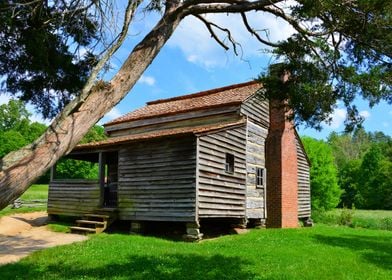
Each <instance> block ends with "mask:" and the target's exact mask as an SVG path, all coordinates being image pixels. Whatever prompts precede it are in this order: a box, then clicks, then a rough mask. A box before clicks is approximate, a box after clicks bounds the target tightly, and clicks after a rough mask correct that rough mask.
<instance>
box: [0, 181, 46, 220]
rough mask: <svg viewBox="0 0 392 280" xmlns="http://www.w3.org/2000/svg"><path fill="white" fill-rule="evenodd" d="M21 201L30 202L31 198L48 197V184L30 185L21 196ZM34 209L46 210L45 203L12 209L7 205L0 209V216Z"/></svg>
mask: <svg viewBox="0 0 392 280" xmlns="http://www.w3.org/2000/svg"><path fill="white" fill-rule="evenodd" d="M20 199H21V200H22V201H23V202H26V203H30V202H31V201H33V200H37V199H38V200H44V199H45V200H46V199H48V185H32V186H31V187H30V188H29V189H28V190H27V191H26V192H25V193H24V194H23V195H22V196H21V197H20ZM36 211H46V203H44V204H40V205H37V206H23V205H22V207H21V208H17V209H12V208H11V207H10V206H7V207H6V208H4V209H3V210H1V211H0V217H2V216H6V215H11V214H14V213H26V212H36Z"/></svg>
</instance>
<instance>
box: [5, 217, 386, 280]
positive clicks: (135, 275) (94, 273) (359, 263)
mask: <svg viewBox="0 0 392 280" xmlns="http://www.w3.org/2000/svg"><path fill="white" fill-rule="evenodd" d="M391 273H392V232H388V231H376V230H367V229H352V228H349V227H331V226H324V225H321V226H316V227H314V228H301V229H285V230H273V229H271V230H252V231H251V232H250V233H248V234H245V235H231V236H224V237H220V238H217V239H212V240H206V241H203V242H201V243H184V242H174V241H168V240H163V239H158V238H154V237H143V236H133V235H121V234H101V235H96V236H92V237H91V239H90V240H88V241H85V242H83V243H75V244H72V245H67V246H61V247H55V248H51V249H47V250H43V251H39V252H36V253H34V254H33V255H31V256H29V257H27V258H25V259H23V260H22V261H20V262H18V263H15V264H9V265H5V266H2V267H0V278H1V279H174V280H175V279H189V280H192V279H197V280H201V279H203V280H204V279H207V280H210V279H235V280H239V279H241V280H243V279H244V280H245V279H391V278H390V277H391Z"/></svg>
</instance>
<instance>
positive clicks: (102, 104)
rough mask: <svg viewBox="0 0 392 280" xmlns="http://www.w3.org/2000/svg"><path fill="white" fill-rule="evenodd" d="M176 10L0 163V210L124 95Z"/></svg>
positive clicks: (174, 20) (176, 18)
mask: <svg viewBox="0 0 392 280" xmlns="http://www.w3.org/2000/svg"><path fill="white" fill-rule="evenodd" d="M176 7H178V4H177V6H176V5H173V6H172V7H168V10H167V11H166V13H165V14H164V16H163V17H162V19H161V20H160V21H159V22H158V23H157V25H156V26H155V28H154V29H153V30H152V31H151V32H150V33H149V34H148V35H147V36H146V37H145V38H144V39H143V40H142V41H141V42H140V43H139V44H138V45H137V46H136V47H135V48H134V49H133V51H132V52H131V54H130V55H129V56H128V58H127V60H126V61H125V62H124V64H123V65H122V67H121V68H120V70H119V71H118V73H117V74H116V75H115V76H114V77H113V79H112V80H111V81H110V82H108V83H97V85H95V86H94V87H93V88H92V89H91V91H90V93H89V95H88V96H87V97H86V98H85V99H84V100H82V101H80V102H78V103H75V105H74V107H73V108H71V109H72V110H69V113H67V114H66V115H65V116H63V117H61V118H59V119H56V120H55V121H54V122H53V123H52V125H51V126H50V127H49V128H48V130H47V131H46V132H45V134H44V135H43V136H42V137H40V139H38V140H37V141H36V142H35V143H34V144H33V145H30V146H29V147H25V148H24V149H22V150H19V151H17V152H15V153H11V154H9V155H7V156H6V157H4V158H3V160H2V162H1V163H0V164H1V166H0V168H1V171H0V194H1V196H0V210H1V209H3V208H5V207H6V206H7V205H8V204H9V203H10V202H12V201H13V200H15V199H16V198H18V197H19V196H20V195H22V194H23V193H24V192H25V191H26V190H27V188H28V187H29V186H30V185H31V184H32V183H33V182H34V181H35V180H36V179H37V178H39V177H40V176H41V175H42V174H44V173H45V172H46V171H47V170H48V169H49V168H50V167H51V166H52V165H54V164H55V163H56V161H57V160H58V159H59V158H60V157H62V156H63V155H66V154H67V153H69V152H70V151H71V150H72V149H73V148H74V147H75V146H76V145H77V143H78V142H79V141H80V140H81V139H82V137H83V136H84V135H85V134H86V133H87V132H88V130H89V129H90V128H91V127H92V126H93V125H94V124H95V123H97V121H98V120H99V119H101V118H102V117H103V116H104V114H105V113H107V112H108V111H109V110H110V109H111V108H113V107H114V106H115V105H116V104H117V103H118V102H120V101H121V100H122V99H123V98H124V97H125V96H126V95H127V93H128V92H129V91H130V90H131V89H132V88H133V86H134V85H135V83H136V82H137V80H138V79H139V78H140V76H141V75H142V74H143V72H144V71H145V69H146V68H147V67H148V66H149V65H150V63H151V62H152V61H153V60H154V58H155V56H156V55H157V54H158V53H159V51H160V50H161V48H162V47H163V45H164V44H165V43H166V41H167V40H168V39H169V38H170V36H171V35H172V34H173V32H174V30H175V28H176V27H177V26H178V24H179V22H180V20H181V16H180V15H179V14H178V13H176V11H175V8H176Z"/></svg>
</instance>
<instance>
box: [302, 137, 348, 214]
mask: <svg viewBox="0 0 392 280" xmlns="http://www.w3.org/2000/svg"><path fill="white" fill-rule="evenodd" d="M302 142H303V144H304V147H305V150H306V153H307V155H308V157H309V160H310V163H311V166H310V188H311V190H312V208H313V209H315V210H330V209H332V208H335V207H336V206H337V205H338V203H339V201H340V195H341V193H342V191H341V190H340V188H339V186H338V178H337V171H336V167H335V163H334V158H333V156H332V150H331V148H330V147H329V146H328V145H327V144H326V143H325V142H323V141H320V140H316V139H313V138H310V137H303V138H302Z"/></svg>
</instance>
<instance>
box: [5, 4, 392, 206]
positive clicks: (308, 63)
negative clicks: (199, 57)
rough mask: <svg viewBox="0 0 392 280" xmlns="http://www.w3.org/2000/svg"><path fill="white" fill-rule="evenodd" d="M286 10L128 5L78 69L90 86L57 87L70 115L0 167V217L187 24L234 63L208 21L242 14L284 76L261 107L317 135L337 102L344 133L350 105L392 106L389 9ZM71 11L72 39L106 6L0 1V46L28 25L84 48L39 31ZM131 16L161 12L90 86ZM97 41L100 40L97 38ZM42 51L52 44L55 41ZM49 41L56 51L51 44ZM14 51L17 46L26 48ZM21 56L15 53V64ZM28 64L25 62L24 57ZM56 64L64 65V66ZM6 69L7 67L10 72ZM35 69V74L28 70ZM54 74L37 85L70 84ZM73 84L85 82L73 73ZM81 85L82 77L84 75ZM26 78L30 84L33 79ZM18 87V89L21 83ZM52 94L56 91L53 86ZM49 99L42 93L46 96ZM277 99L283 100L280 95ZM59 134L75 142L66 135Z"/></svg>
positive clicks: (227, 36) (269, 87) (225, 36)
mask: <svg viewBox="0 0 392 280" xmlns="http://www.w3.org/2000/svg"><path fill="white" fill-rule="evenodd" d="M283 2H285V1H283V0H249V1H245V0H244V1H237V0H206V1H203V0H196V1H195V0H185V1H180V0H166V1H157V0H150V1H149V2H148V5H147V9H145V8H143V7H141V1H139V0H130V1H128V4H127V7H126V9H125V12H124V20H123V25H122V29H121V31H120V33H119V34H118V36H115V40H114V41H113V44H111V45H109V46H108V48H107V49H106V52H104V53H103V54H102V55H101V56H100V60H99V61H94V62H93V63H92V64H88V63H87V64H85V65H94V67H93V68H92V69H91V68H90V69H89V70H88V71H85V72H83V73H91V74H90V76H89V78H88V79H86V80H87V82H86V84H85V85H84V86H83V87H82V86H81V84H83V83H82V82H80V83H78V85H79V86H80V88H79V89H78V90H76V88H77V86H75V85H74V84H71V85H70V84H69V83H66V82H65V83H64V84H65V85H70V87H69V89H68V86H64V88H67V89H66V90H62V89H63V88H62V87H59V88H58V91H59V92H60V93H62V92H64V93H65V96H66V97H67V95H69V96H70V97H69V98H65V99H64V100H65V102H64V103H67V102H68V101H69V100H71V99H72V101H69V103H68V105H66V106H65V107H64V109H63V110H62V111H61V112H60V113H59V115H58V116H57V117H56V119H55V120H54V121H53V123H52V124H51V125H50V128H49V129H48V130H47V131H46V132H45V134H44V135H43V137H41V138H39V140H37V142H35V143H34V145H31V146H28V147H25V148H23V149H21V150H19V151H16V152H13V153H11V154H8V155H7V156H5V157H3V159H2V164H1V172H0V192H1V193H2V194H3V195H2V197H1V198H0V209H1V208H4V207H5V206H6V205H7V203H8V202H9V201H12V200H13V199H15V198H16V197H18V196H19V195H21V194H22V193H23V192H24V191H25V190H26V188H27V187H28V186H29V185H30V183H31V182H32V181H33V180H35V179H36V178H37V177H38V176H40V175H41V174H42V173H44V172H45V171H46V170H47V169H48V168H50V166H52V165H53V164H54V163H55V162H56V161H57V160H58V159H59V158H60V157H61V156H62V155H64V154H67V153H69V152H70V151H71V150H72V148H73V147H74V146H75V145H76V144H77V143H78V142H79V141H80V140H81V139H82V137H83V136H84V134H86V133H87V131H88V129H89V128H90V127H92V126H93V125H94V124H95V123H96V122H97V121H98V120H99V119H100V118H101V117H102V116H103V115H104V114H105V113H106V112H108V111H109V110H110V109H111V108H112V107H113V106H114V105H115V104H117V103H118V102H119V101H120V100H121V99H122V98H123V97H124V96H125V95H126V94H127V93H128V92H129V91H130V90H131V89H132V88H133V86H134V85H135V83H136V81H137V80H138V79H139V78H140V76H141V75H142V73H143V72H144V71H145V69H146V68H147V67H148V65H149V64H150V63H151V62H152V61H153V60H154V58H155V57H156V55H157V54H158V52H159V51H160V50H161V48H162V47H163V46H164V44H165V43H166V42H167V40H168V39H169V38H170V36H171V35H172V34H173V32H174V31H175V29H176V27H177V26H178V25H179V23H180V22H181V20H182V19H184V18H185V17H188V16H194V17H196V18H197V19H199V20H200V21H201V22H203V23H204V24H205V25H206V28H207V30H208V31H209V32H210V33H211V36H212V38H213V39H215V40H216V41H217V43H218V44H220V45H221V46H222V47H224V48H225V49H228V48H229V45H227V43H228V44H231V46H232V47H233V49H234V52H235V53H237V48H238V45H237V43H236V41H235V39H234V38H233V37H232V36H231V33H230V30H229V29H227V28H225V27H222V26H219V25H217V24H216V23H214V22H210V21H209V20H208V19H207V18H206V17H205V15H206V14H211V13H225V14H227V13H239V14H241V16H242V21H243V22H242V23H243V24H244V26H245V27H246V28H247V30H248V31H249V33H250V34H252V35H253V36H254V37H255V38H257V39H258V40H259V41H260V42H261V43H262V44H264V45H266V46H268V47H271V48H272V50H273V51H272V52H273V54H275V55H276V56H278V57H279V59H280V61H282V62H283V63H282V64H281V69H280V70H281V71H282V73H283V71H290V72H291V76H290V78H289V80H288V81H287V82H286V83H284V84H283V83H281V82H280V79H278V78H276V77H274V76H268V75H263V77H262V80H263V82H264V85H265V89H266V91H265V94H266V96H267V97H269V98H281V99H283V98H287V97H289V99H290V105H291V106H292V107H293V108H294V112H295V118H296V120H297V121H305V122H307V123H308V124H309V125H311V126H315V127H318V126H319V123H320V121H322V120H326V119H328V118H330V113H331V112H332V111H333V108H334V107H335V104H336V101H337V100H342V101H343V102H344V104H345V105H346V106H347V108H348V109H349V114H348V119H347V125H350V124H355V123H358V122H360V121H361V119H360V118H359V117H358V114H357V110H356V108H355V106H353V105H352V101H353V100H354V97H355V96H356V95H362V97H364V98H365V99H367V100H369V102H370V104H371V105H374V104H376V103H377V102H379V101H380V100H382V99H384V100H387V101H388V102H392V100H391V99H392V97H391V71H390V67H391V53H392V51H391V48H392V42H391V41H392V34H391V32H389V31H390V30H389V29H390V26H391V25H392V17H391V10H392V9H391V7H392V3H391V1H389V0H357V1H344V2H341V1H334V0H298V1H297V2H295V3H293V5H292V6H291V7H289V8H287V9H282V8H281V6H279V5H280V4H281V3H283ZM35 3H47V5H49V6H48V7H49V8H50V9H49V10H48V9H38V10H37V9H35V8H30V10H27V11H26V12H25V14H26V16H23V15H24V14H23V13H22V12H21V13H16V14H17V15H19V14H20V15H21V16H20V17H18V18H17V19H18V20H19V18H20V19H21V23H18V24H20V25H21V26H22V28H13V26H14V23H13V22H14V21H13V20H14V18H13V17H14V15H15V13H14V12H13V11H14V10H15V8H16V7H19V6H23V5H27V6H29V7H32V6H31V5H32V4H35ZM63 3H65V4H64V5H65V6H63V7H62V8H65V9H62V10H61V9H58V8H59V7H61V6H62V5H63ZM72 3H73V4H77V3H83V4H84V6H85V7H86V9H84V14H75V13H74V14H75V15H76V16H75V17H73V16H71V17H69V19H70V22H74V21H76V22H77V23H78V24H76V25H75V26H76V27H75V29H72V28H71V29H72V30H80V31H83V32H85V31H86V30H85V28H84V24H79V19H80V18H86V17H87V18H88V15H89V13H90V11H93V10H90V9H93V8H94V7H98V10H102V8H101V7H102V6H103V5H104V4H105V3H109V2H107V1H91V2H90V1H6V2H5V1H3V2H2V6H1V10H0V11H1V15H0V17H1V19H2V20H1V22H2V23H3V25H2V26H1V31H0V32H2V33H1V36H0V38H3V40H7V38H14V37H15V38H19V37H18V36H21V37H23V36H22V34H21V33H22V32H23V30H25V29H24V27H23V26H26V24H29V23H30V22H31V21H32V19H34V21H33V22H35V21H37V22H38V23H40V24H39V25H38V26H40V27H42V28H44V30H42V32H43V33H44V32H46V30H49V34H48V37H49V36H51V35H53V34H69V35H70V36H71V37H69V38H73V39H72V40H71V42H76V45H77V46H79V45H82V46H84V45H85V44H84V42H83V40H80V41H79V40H78V39H77V38H78V37H77V36H74V35H73V33H72V32H68V29H67V28H68V26H72V25H69V24H68V25H64V27H63V26H62V25H61V24H60V27H58V28H57V29H55V30H60V32H55V31H53V30H51V29H50V24H48V25H45V24H42V23H52V22H53V23H54V24H55V23H56V20H55V18H56V17H54V20H51V19H49V20H43V21H42V20H41V19H42V18H43V19H46V16H47V15H48V14H50V11H52V10H56V9H57V10H58V11H64V12H60V14H61V16H64V18H67V17H66V16H65V15H66V14H67V13H68V10H67V9H68V7H69V6H70V5H71V4H72ZM89 4H92V5H89ZM34 7H35V6H34ZM76 7H77V8H75V9H74V10H73V11H74V12H76V11H78V9H79V8H80V7H79V6H76ZM138 9H139V10H140V9H144V10H145V11H146V10H147V11H148V10H158V11H160V16H161V17H160V20H159V21H158V22H157V24H156V25H155V26H154V27H153V28H152V29H151V30H150V31H149V32H148V33H147V35H146V36H145V37H144V39H142V40H141V41H140V42H139V43H137V44H136V46H135V47H134V49H133V50H132V51H131V52H130V53H129V56H128V58H127V59H126V60H125V61H124V63H123V65H122V66H121V67H120V69H119V70H118V72H117V73H116V74H115V75H114V76H113V78H112V79H111V80H110V81H107V82H103V81H97V77H98V76H99V74H100V73H101V71H102V69H103V68H104V66H105V65H106V63H107V62H108V60H109V59H110V57H111V56H112V54H113V53H114V52H115V51H117V49H118V48H119V47H120V46H121V44H122V42H123V41H124V38H125V37H126V34H127V31H128V28H129V26H130V24H131V23H132V21H133V18H134V15H135V13H136V12H137V11H138ZM41 10H42V11H44V12H43V13H37V11H41ZM82 10H83V9H82ZM23 11H24V10H23ZM251 11H258V12H264V13H269V14H273V15H275V16H276V17H279V18H281V19H282V20H284V21H286V22H287V23H288V24H290V25H291V26H292V27H293V28H294V29H295V30H296V32H297V33H296V34H294V35H293V36H291V37H290V38H288V39H287V40H284V41H281V42H271V41H270V40H269V39H268V37H267V36H265V34H263V33H260V32H257V31H256V28H255V27H253V26H251V25H250V24H249V21H248V19H247V13H248V12H251ZM71 13H72V12H71ZM97 23H98V24H99V26H103V27H105V25H104V24H103V25H102V22H97ZM57 26H58V25H57ZM265 29H268V26H265V27H258V28H257V30H265ZM10 30H12V32H13V33H11V32H10ZM63 30H64V31H63ZM91 30H93V31H92V32H91V33H89V32H87V33H86V34H96V33H95V32H94V28H93V29H91ZM106 31H108V30H106ZM83 32H77V34H84V33H83ZM14 33H15V34H14ZM102 34H105V32H102ZM4 38H5V39H4ZM81 38H84V36H81ZM92 38H93V36H87V39H92ZM27 39H29V36H27ZM97 39H98V40H99V39H100V38H97ZM12 40H14V39H12ZM49 41H52V39H50V40H49ZM53 41H54V42H56V38H54V39H53ZM87 41H89V40H87ZM93 41H94V42H96V40H95V39H94V40H92V41H91V44H92V45H94V44H93ZM14 42H15V44H18V45H17V46H19V44H20V41H18V40H14ZM61 42H68V41H67V40H65V41H61ZM22 43H23V41H22ZM88 43H89V42H88ZM1 44H3V43H1ZM5 44H7V43H5ZM78 44H79V45H78ZM21 45H22V46H23V44H21ZM89 45H90V44H89ZM57 46H59V48H60V49H61V48H65V51H64V53H65V54H67V51H69V50H71V51H69V52H70V53H72V48H75V45H73V44H72V43H71V44H70V45H67V44H65V45H63V44H57ZM71 47H72V48H71ZM29 50H30V49H29V48H21V51H20V53H22V52H24V51H26V52H28V51H29ZM44 50H45V48H43V49H42V51H44ZM11 53H12V52H11ZM18 54H19V51H18V52H16V54H15V55H18ZM3 57H4V55H0V59H3ZM61 57H62V56H60V58H61ZM28 58H29V59H31V58H30V57H28ZM15 61H16V63H17V64H16V65H11V66H10V67H5V68H4V69H7V70H6V72H5V73H3V75H6V76H7V77H10V76H12V73H13V71H16V70H15V69H18V67H19V64H23V63H27V64H28V62H26V61H23V60H21V59H19V58H18V59H16V60H15ZM48 61H50V60H48ZM68 61H71V62H73V61H74V62H75V65H78V64H77V63H78V62H79V61H80V62H82V61H85V60H84V59H83V58H80V57H76V58H73V59H71V60H68ZM60 64H61V65H63V64H65V63H60ZM82 64H83V63H82ZM4 65H5V66H7V64H4ZM68 65H69V64H68ZM83 65H84V64H83ZM34 67H36V65H35V64H34ZM72 67H74V66H72ZM72 67H70V68H72ZM87 67H88V66H87ZM81 68H83V67H81ZM53 69H55V73H56V74H55V75H45V74H43V75H42V76H43V77H53V76H55V77H56V79H54V80H53V81H58V80H61V79H64V81H66V80H67V78H68V76H67V75H63V73H64V72H63V69H61V68H60V70H58V69H59V68H58V67H54V68H53ZM66 69H68V68H66ZM81 70H84V69H81ZM40 71H41V72H43V73H46V72H50V71H51V67H45V68H44V69H42V70H40ZM38 72H39V71H38ZM16 73H17V74H16V75H15V78H14V79H18V78H19V77H21V76H23V75H24V73H25V72H23V71H20V72H16ZM78 75H81V76H84V75H83V74H79V73H78ZM85 76H86V77H87V76H88V74H86V75H85ZM27 78H30V76H28V77H27ZM20 80H21V81H23V80H24V79H20ZM38 80H39V79H38ZM48 81H49V83H48V84H47V85H46V87H45V89H48V88H51V82H52V80H50V79H48ZM11 82H12V79H11ZM11 84H12V83H10V82H9V81H7V82H6V83H5V85H6V87H7V89H6V90H8V91H11V92H12V87H8V85H11ZM37 84H39V83H37ZM53 84H56V83H55V82H53ZM72 86H75V87H72ZM19 90H21V92H22V95H23V94H24V92H23V90H26V92H28V89H25V88H23V87H22V88H21V89H19ZM15 92H16V91H15ZM44 92H45V90H44ZM50 92H51V91H48V93H50ZM74 92H76V93H74ZM71 93H74V94H71ZM277 93H280V94H279V95H277ZM28 95H29V94H27V95H26V96H28ZM34 97H35V95H34ZM34 97H32V100H34ZM47 101H48V102H49V101H52V100H47ZM37 104H39V102H37ZM60 105H61V106H60V107H62V105H63V104H61V103H60ZM40 106H41V107H42V108H41V111H42V112H44V113H45V112H46V111H45V110H46V108H48V105H47V104H46V103H44V104H41V105H40ZM49 107H50V106H49ZM74 126H77V127H78V129H77V130H76V129H73V127H74ZM64 131H66V132H71V131H73V132H72V133H64ZM37 155H39V157H38V156H37Z"/></svg>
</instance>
